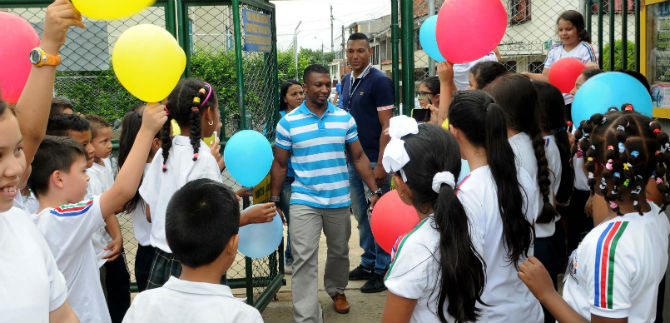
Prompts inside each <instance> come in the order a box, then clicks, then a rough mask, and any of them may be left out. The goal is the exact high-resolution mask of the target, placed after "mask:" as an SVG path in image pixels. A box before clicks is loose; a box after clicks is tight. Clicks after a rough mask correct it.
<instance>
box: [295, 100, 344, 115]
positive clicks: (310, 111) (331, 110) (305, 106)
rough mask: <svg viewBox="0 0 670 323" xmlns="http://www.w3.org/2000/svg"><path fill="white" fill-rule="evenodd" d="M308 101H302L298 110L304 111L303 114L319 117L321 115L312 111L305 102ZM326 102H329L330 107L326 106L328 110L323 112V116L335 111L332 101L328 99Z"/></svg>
mask: <svg viewBox="0 0 670 323" xmlns="http://www.w3.org/2000/svg"><path fill="white" fill-rule="evenodd" d="M306 102H307V101H302V104H301V105H300V106H299V107H298V108H296V110H297V112H299V113H302V114H311V115H313V116H314V117H316V118H319V116H317V115H316V113H314V112H312V110H310V109H309V108H308V107H307V105H306V104H305V103H306ZM326 104H328V107H327V108H326V112H324V113H323V115H322V116H321V118H323V117H325V116H326V115H327V114H329V113H334V112H335V106H334V105H332V104H331V103H330V102H328V101H326Z"/></svg>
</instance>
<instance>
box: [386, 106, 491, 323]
mask: <svg viewBox="0 0 670 323" xmlns="http://www.w3.org/2000/svg"><path fill="white" fill-rule="evenodd" d="M396 118H400V119H396V120H401V121H402V122H393V120H392V122H391V128H390V129H389V131H390V133H393V134H398V136H397V137H394V138H392V139H391V142H390V143H389V145H388V146H386V150H385V152H384V158H383V160H382V161H383V164H384V169H386V171H388V172H392V173H393V174H394V182H395V185H396V188H397V189H398V194H399V195H400V198H401V199H402V201H403V202H404V203H406V204H408V205H412V206H414V207H415V208H416V210H417V213H418V214H419V218H420V223H419V224H417V225H416V227H415V228H414V229H413V230H412V231H410V232H409V233H407V234H406V235H405V236H403V237H400V238H399V239H398V242H396V245H395V247H394V248H393V249H394V252H393V261H392V262H391V265H390V267H389V270H388V272H387V274H386V277H385V279H384V284H385V285H386V287H387V288H388V290H389V293H388V295H387V298H386V306H385V307H384V315H383V317H382V321H383V322H391V321H393V322H438V321H441V322H445V321H450V322H452V321H456V322H470V321H474V320H476V319H477V318H478V317H479V315H480V313H481V312H480V310H479V309H477V302H478V301H479V302H481V298H480V297H481V295H482V291H483V289H484V284H485V282H486V276H485V272H484V264H483V261H482V259H481V256H480V255H479V253H477V251H476V250H481V248H480V247H476V246H475V245H474V244H475V242H473V241H472V239H471V238H470V233H469V232H470V228H469V225H468V223H469V220H468V217H467V215H466V213H465V210H464V209H463V206H462V205H461V203H460V202H459V200H458V198H457V197H456V193H455V186H456V183H455V177H454V174H459V172H460V167H461V160H460V158H459V156H460V152H459V148H458V142H456V139H455V138H454V136H453V135H451V134H450V133H449V132H446V131H445V130H444V129H442V128H440V127H438V126H435V125H428V124H422V125H420V126H419V127H418V128H417V126H416V122H415V121H414V119H410V118H406V117H396ZM403 120H404V121H403ZM412 124H413V125H412ZM394 128H398V129H394ZM401 138H402V139H401ZM401 141H404V145H402V144H401V145H396V144H395V142H401ZM427 152H429V153H427ZM402 155H405V156H407V157H408V158H409V160H408V161H407V159H405V163H406V164H404V165H403V163H402V161H401V160H398V156H402Z"/></svg>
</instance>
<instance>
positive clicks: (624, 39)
mask: <svg viewBox="0 0 670 323" xmlns="http://www.w3.org/2000/svg"><path fill="white" fill-rule="evenodd" d="M621 5H622V10H621V67H622V68H623V69H624V70H627V69H628V1H622V2H621ZM636 46H637V45H636Z"/></svg>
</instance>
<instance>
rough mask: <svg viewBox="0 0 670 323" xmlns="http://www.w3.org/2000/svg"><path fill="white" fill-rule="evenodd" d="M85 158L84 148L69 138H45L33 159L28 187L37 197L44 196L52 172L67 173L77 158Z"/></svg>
mask: <svg viewBox="0 0 670 323" xmlns="http://www.w3.org/2000/svg"><path fill="white" fill-rule="evenodd" d="M87 156H88V155H87V154H86V150H85V149H84V146H82V145H81V144H80V143H78V142H77V141H76V140H74V139H72V138H70V137H59V136H45V137H44V139H43V140H42V142H41V143H40V146H39V147H38V148H37V152H36V153H35V157H34V158H33V162H32V164H31V165H32V166H33V171H32V173H30V177H29V178H28V187H30V189H31V190H33V192H35V195H36V196H38V197H39V196H40V195H44V194H46V193H47V191H48V190H49V177H50V176H51V174H53V172H55V171H57V170H60V171H63V172H66V173H67V172H69V171H70V167H72V164H73V163H74V162H75V160H76V159H77V158H79V157H83V158H84V159H86V158H87Z"/></svg>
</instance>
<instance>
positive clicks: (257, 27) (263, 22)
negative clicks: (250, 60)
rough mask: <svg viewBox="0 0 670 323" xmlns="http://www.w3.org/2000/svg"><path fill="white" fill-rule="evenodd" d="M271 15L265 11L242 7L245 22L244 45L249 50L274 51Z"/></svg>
mask: <svg viewBox="0 0 670 323" xmlns="http://www.w3.org/2000/svg"><path fill="white" fill-rule="evenodd" d="M270 20H271V17H270V15H266V14H264V13H260V12H257V11H252V10H248V9H242V21H243V22H244V47H243V49H244V50H245V51H248V52H264V53H269V52H270V51H272V26H271V21H270Z"/></svg>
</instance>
